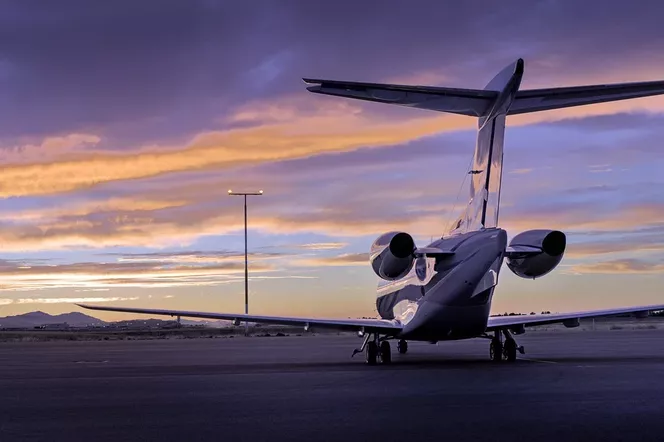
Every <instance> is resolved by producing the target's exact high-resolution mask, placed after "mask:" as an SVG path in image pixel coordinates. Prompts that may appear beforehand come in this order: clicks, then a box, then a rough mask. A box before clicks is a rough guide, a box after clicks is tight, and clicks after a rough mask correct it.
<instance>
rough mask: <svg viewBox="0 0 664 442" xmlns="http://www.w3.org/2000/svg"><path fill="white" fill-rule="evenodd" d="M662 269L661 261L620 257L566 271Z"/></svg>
mask: <svg viewBox="0 0 664 442" xmlns="http://www.w3.org/2000/svg"><path fill="white" fill-rule="evenodd" d="M662 271H664V264H661V263H650V262H646V261H640V260H637V259H618V260H614V261H606V262H598V263H591V264H579V265H575V266H572V267H571V268H570V269H569V270H568V271H566V273H578V274H586V273H603V274H612V273H620V274H642V273H661V272H662Z"/></svg>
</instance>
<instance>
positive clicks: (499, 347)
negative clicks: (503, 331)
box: [489, 338, 503, 362]
mask: <svg viewBox="0 0 664 442" xmlns="http://www.w3.org/2000/svg"><path fill="white" fill-rule="evenodd" d="M489 356H490V357H491V360H492V361H493V362H500V361H502V359H503V343H502V342H500V339H497V338H493V339H492V340H491V345H490V346H489Z"/></svg>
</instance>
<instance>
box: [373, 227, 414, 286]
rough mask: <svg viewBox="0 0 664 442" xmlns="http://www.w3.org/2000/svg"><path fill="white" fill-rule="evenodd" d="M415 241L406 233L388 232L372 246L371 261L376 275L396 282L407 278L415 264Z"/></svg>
mask: <svg viewBox="0 0 664 442" xmlns="http://www.w3.org/2000/svg"><path fill="white" fill-rule="evenodd" d="M414 251H415V241H414V240H413V237H412V236H410V235H409V234H407V233H405V232H388V233H385V234H383V235H381V236H379V237H378V239H376V241H374V243H373V244H372V246H371V253H370V257H369V260H370V261H371V267H372V268H373V270H374V272H376V275H378V276H379V277H381V278H383V279H385V280H387V281H394V280H396V279H399V278H403V277H404V276H406V275H407V274H408V273H409V272H410V271H411V269H412V268H413V264H414V263H415V255H414V254H413V252H414Z"/></svg>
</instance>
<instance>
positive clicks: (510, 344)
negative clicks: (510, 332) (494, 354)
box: [503, 339, 517, 362]
mask: <svg viewBox="0 0 664 442" xmlns="http://www.w3.org/2000/svg"><path fill="white" fill-rule="evenodd" d="M516 350H517V348H516V341H514V339H507V340H505V346H504V347H503V359H505V360H506V361H508V362H514V361H516Z"/></svg>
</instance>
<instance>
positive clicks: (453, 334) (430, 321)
mask: <svg viewBox="0 0 664 442" xmlns="http://www.w3.org/2000/svg"><path fill="white" fill-rule="evenodd" d="M430 247H437V248H440V249H444V250H450V251H454V254H452V255H451V256H445V257H439V258H435V259H434V258H422V260H423V261H420V262H417V263H416V264H415V266H414V268H413V270H412V271H411V272H410V273H409V274H408V275H406V276H405V277H404V278H402V279H400V280H398V281H393V282H389V283H388V282H385V283H381V285H380V286H379V288H378V298H377V300H376V308H377V310H378V314H379V315H380V316H381V317H382V318H383V319H391V320H395V321H398V322H400V323H401V324H402V325H403V330H402V331H401V333H400V335H399V337H400V338H403V339H409V340H424V341H440V340H450V339H464V338H471V337H476V336H479V335H481V334H482V333H484V331H485V329H486V325H487V321H488V318H489V312H490V310H491V300H492V297H493V290H494V288H495V286H496V284H497V283H498V274H499V272H500V267H501V265H502V263H503V258H504V255H505V250H506V247H507V233H506V232H505V231H504V230H503V229H500V228H489V229H482V230H478V231H473V232H468V233H464V234H459V235H455V236H452V237H448V238H443V239H440V240H437V241H435V242H433V243H432V244H431V245H430Z"/></svg>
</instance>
